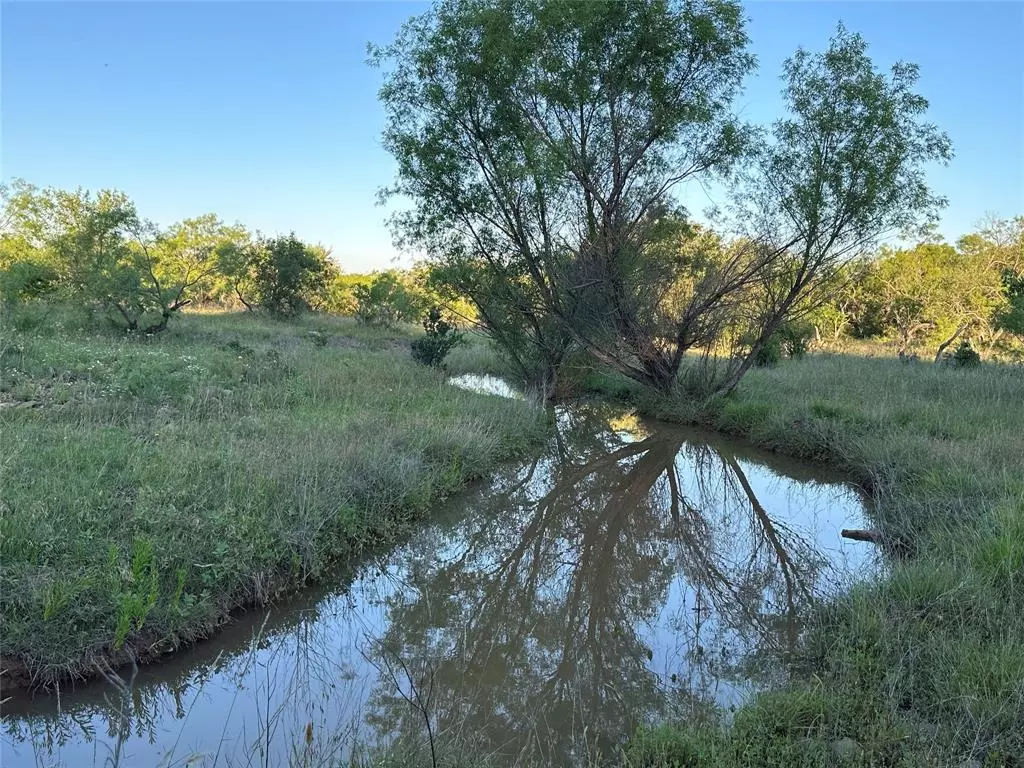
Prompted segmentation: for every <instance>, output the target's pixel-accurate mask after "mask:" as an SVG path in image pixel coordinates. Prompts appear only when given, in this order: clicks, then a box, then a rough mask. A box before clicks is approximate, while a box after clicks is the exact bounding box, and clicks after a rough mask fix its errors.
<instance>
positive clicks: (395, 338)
mask: <svg viewBox="0 0 1024 768" xmlns="http://www.w3.org/2000/svg"><path fill="white" fill-rule="evenodd" d="M410 334H411V331H408V330H404V329H399V330H397V331H381V330H375V329H367V328H363V327H360V326H356V325H355V324H353V323H351V322H347V321H344V320H327V319H323V318H307V319H305V320H302V321H299V322H291V323H280V322H276V321H273V320H267V319H260V318H255V317H251V316H246V315H220V316H218V315H206V316H198V315H193V316H185V317H182V318H180V319H179V322H177V323H176V324H175V325H174V326H172V329H171V330H169V331H168V332H167V333H166V334H164V335H161V336H159V337H157V338H154V339H152V340H137V339H127V338H125V337H124V336H121V335H116V334H113V333H110V332H106V331H104V330H102V329H101V330H98V331H97V330H96V329H95V326H93V325H92V324H91V323H90V321H89V319H88V318H82V317H80V316H76V315H69V314H67V313H61V312H59V311H55V310H53V309H52V308H50V309H48V308H37V309H35V310H30V311H27V312H19V313H16V314H11V313H7V314H6V315H5V316H4V317H3V319H2V325H0V468H2V469H0V471H2V493H0V657H2V659H3V667H4V668H5V669H6V675H5V677H4V678H2V679H3V680H4V682H8V681H10V680H11V679H14V678H21V682H31V683H34V684H46V683H49V682H52V681H54V680H56V679H59V678H61V677H66V676H69V675H72V676H73V675H85V674H89V673H90V671H91V670H92V669H94V667H95V665H96V664H97V663H105V662H106V661H113V662H115V663H116V662H117V661H121V660H125V659H127V658H129V657H134V656H137V657H141V658H143V659H144V658H145V657H150V656H154V655H156V654H159V653H162V652H164V651H167V650H170V649H173V648H174V647H175V646H177V645H178V644H180V643H182V642H187V641H189V640H191V639H194V638H196V637H199V636H203V635H205V634H207V633H208V632H210V631H211V630H212V629H213V628H214V627H215V626H216V625H217V624H218V623H220V622H222V621H223V620H224V619H225V617H226V615H227V614H228V613H229V612H230V611H231V610H232V609H235V608H237V607H240V606H244V605H247V604H254V603H263V602H266V601H268V600H270V599H272V598H273V597H274V596H275V595H277V594H279V593H280V592H282V591H286V590H292V589H295V588H296V587H298V586H300V585H301V584H303V583H305V582H307V581H309V580H312V579H320V578H325V577H327V575H328V574H329V572H330V569H331V568H332V566H333V565H334V564H336V563H337V562H338V561H339V560H341V559H343V558H348V557H353V556H356V555H358V553H359V552H360V551H362V550H363V549H365V548H367V547H373V546H378V545H383V544H386V543H387V542H390V541H393V540H394V539H395V538H396V537H398V536H400V535H401V534H402V532H403V531H404V530H406V529H407V526H408V525H409V524H410V522H411V521H413V520H415V519H416V518H418V517H420V516H422V515H424V514H426V513H427V512H428V511H429V509H430V507H431V505H432V504H433V503H434V502H436V501H437V500H438V499H440V498H442V497H444V496H445V495H447V494H449V493H451V492H453V491H454V490H456V489H457V488H459V487H460V486H461V485H462V484H464V483H465V482H466V481H467V480H468V479H470V478H473V477H477V476H480V475H483V474H485V473H487V472H488V471H489V470H491V469H492V468H493V467H494V466H495V465H496V464H497V463H498V462H500V461H502V460H504V459H506V458H510V457H512V456H514V455H517V454H520V453H522V452H524V451H525V450H528V449H529V447H530V446H531V445H532V444H533V442H534V441H535V440H537V439H539V437H540V436H541V435H542V434H543V432H544V426H543V423H542V419H541V417H540V414H539V412H538V411H537V410H536V409H534V408H532V407H530V406H529V405H528V404H526V403H524V402H519V401H511V400H504V399H499V398H493V397H485V396H480V395H476V394H473V393H470V392H466V391H462V390H458V389H455V388H453V387H451V386H449V385H447V384H446V383H445V381H444V377H443V375H442V374H440V373H437V372H434V371H431V370H428V369H425V368H423V367H421V366H417V365H416V364H414V363H413V362H412V361H411V360H410V358H409V354H408V339H409V337H410Z"/></svg>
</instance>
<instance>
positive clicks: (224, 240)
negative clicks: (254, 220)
mask: <svg viewBox="0 0 1024 768" xmlns="http://www.w3.org/2000/svg"><path fill="white" fill-rule="evenodd" d="M248 245H249V233H248V232H247V231H246V229H245V227H243V226H241V225H240V224H234V225H228V224H225V223H224V222H223V221H221V220H220V219H219V218H218V217H217V216H216V214H213V213H207V214H204V215H202V216H197V217H195V218H191V219H183V220H182V221H180V222H177V223H175V224H172V225H171V226H170V227H169V228H168V229H167V231H166V232H164V233H163V234H162V235H161V237H160V238H159V242H158V243H157V254H158V256H159V271H158V275H159V276H160V278H161V280H162V281H163V282H164V283H165V284H166V285H167V286H168V288H169V289H170V290H174V289H175V288H177V290H179V291H180V292H181V293H182V297H184V296H185V294H186V293H188V294H189V296H190V299H189V300H190V301H195V302H197V303H200V304H203V303H207V302H210V301H215V300H217V299H220V298H221V297H223V296H224V295H225V294H228V293H230V290H231V288H230V285H229V281H228V280H227V278H226V277H225V276H224V275H223V274H222V273H221V271H220V267H221V264H222V263H224V262H225V261H226V260H230V259H231V258H233V257H234V256H235V254H237V253H238V252H240V251H242V250H244V249H245V248H246V247H247V246H248Z"/></svg>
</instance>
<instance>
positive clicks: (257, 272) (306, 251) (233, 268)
mask: <svg viewBox="0 0 1024 768" xmlns="http://www.w3.org/2000/svg"><path fill="white" fill-rule="evenodd" d="M221 269H222V270H223V271H225V272H226V273H227V274H228V275H230V277H231V281H232V284H233V285H234V289H235V294H236V295H237V296H238V298H239V299H240V300H241V301H242V303H243V304H245V306H246V308H247V309H250V310H251V309H254V308H258V309H263V310H266V311H267V312H269V313H270V314H272V315H278V316H281V317H287V316H292V315H296V314H298V313H300V312H304V311H306V310H310V309H316V308H317V307H318V306H319V305H320V303H321V301H322V297H323V295H324V293H325V291H326V288H327V285H328V282H329V280H330V279H331V277H332V273H333V272H336V271H337V268H336V267H335V266H334V265H333V264H332V263H331V262H330V260H329V259H328V257H327V252H326V251H324V250H323V249H322V248H320V247H318V246H313V245H307V244H306V243H303V242H302V241H301V240H299V239H298V238H297V237H295V235H294V234H291V235H287V236H282V237H276V238H271V239H267V238H261V239H260V240H258V241H257V242H256V243H254V244H253V245H251V246H249V247H248V248H245V249H240V250H238V251H236V252H235V253H233V254H232V259H230V260H229V259H224V260H222V264H221Z"/></svg>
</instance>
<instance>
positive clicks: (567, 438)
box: [368, 408, 829, 762]
mask: <svg viewBox="0 0 1024 768" xmlns="http://www.w3.org/2000/svg"><path fill="white" fill-rule="evenodd" d="M601 416H602V414H601V413H600V409H597V408H593V409H583V408H580V409H577V410H575V411H571V412H564V413H562V414H560V416H559V419H558V421H559V424H558V436H557V438H556V440H555V450H553V451H552V452H551V453H550V454H549V455H547V456H545V457H543V458H541V459H538V460H537V461H534V462H532V463H531V464H529V465H528V466H526V467H524V468H521V469H518V470H517V471H515V472H513V473H510V474H508V475H507V476H502V477H499V478H498V479H497V480H496V481H495V482H493V483H492V484H490V486H489V487H488V488H486V489H485V490H481V491H479V492H477V493H476V494H475V495H474V497H473V499H472V500H471V501H470V502H467V503H465V505H464V506H463V508H464V509H466V510H468V511H467V513H466V515H465V517H464V518H463V521H462V523H461V524H460V525H459V526H458V527H456V528H455V529H453V530H446V529H442V528H438V529H434V530H433V531H432V535H429V536H426V535H425V536H422V537H420V538H419V539H418V540H417V541H416V543H415V545H414V546H413V547H411V548H410V549H409V550H408V551H407V552H406V557H407V563H406V566H407V569H408V579H409V582H408V588H407V589H405V590H402V591H401V592H399V593H397V594H395V595H393V596H392V597H391V598H390V601H389V605H388V611H389V617H390V622H389V625H388V628H387V629H386V631H385V632H384V633H383V635H382V636H381V637H380V638H378V639H377V640H376V642H375V645H374V646H373V647H374V652H375V653H377V654H379V655H383V656H390V657H394V658H402V659H404V660H405V662H406V664H408V665H409V667H410V669H412V668H414V669H416V670H417V672H416V673H415V674H413V675H411V678H415V677H417V676H418V677H420V678H421V679H423V680H427V679H429V681H430V683H431V692H432V697H431V698H432V709H433V711H432V712H431V715H432V717H433V718H434V721H433V722H434V723H435V724H436V725H435V730H436V731H437V733H438V734H439V736H438V739H439V740H442V741H444V740H445V739H448V740H449V741H450V742H456V743H457V748H459V749H468V750H470V751H472V752H473V753H475V754H479V753H481V752H484V753H495V752H496V753H500V754H502V755H503V757H505V758H506V759H507V758H509V757H511V756H512V755H515V754H520V755H527V754H528V755H532V756H536V757H545V758H556V756H557V762H561V761H563V760H568V759H569V757H570V755H572V754H573V751H574V750H579V749H580V747H581V745H584V744H586V745H587V746H589V747H590V748H597V749H603V750H605V751H607V750H608V749H609V748H610V746H611V744H610V743H609V741H608V740H607V739H606V738H605V737H607V736H621V735H623V734H628V733H630V732H632V730H633V729H634V728H635V727H636V726H637V725H638V724H639V723H640V722H641V721H643V720H644V719H649V718H656V717H659V716H665V715H670V714H674V715H677V716H678V715H681V714H682V715H689V716H692V715H693V714H694V713H695V712H696V711H700V710H702V709H704V708H707V707H708V706H709V705H715V704H720V705H721V704H724V705H728V704H730V703H734V702H736V701H737V700H738V699H739V698H740V696H741V695H742V689H744V688H745V687H746V686H745V684H744V681H747V680H751V679H753V678H755V677H757V678H762V679H763V678H764V673H765V672H767V673H769V674H774V672H775V671H776V670H777V669H778V668H779V666H780V664H781V663H782V662H783V661H784V657H785V655H786V653H787V651H788V650H789V649H790V648H791V647H792V646H793V644H794V642H795V641H796V638H797V633H798V631H799V626H800V622H799V617H800V616H801V615H802V614H804V613H805V612H806V608H807V606H808V604H809V602H810V601H811V600H812V596H813V595H815V594H820V593H821V591H822V589H823V588H824V587H825V586H826V585H825V584H823V583H822V582H823V579H824V578H825V576H826V569H827V567H828V563H829V561H828V559H827V558H825V557H824V556H823V554H822V553H819V552H818V551H817V550H816V545H815V543H814V542H813V541H812V540H809V539H808V538H805V537H804V536H802V535H801V534H800V533H798V532H797V531H796V530H795V529H794V527H792V526H790V525H788V524H786V523H785V522H783V521H781V520H779V519H777V518H774V517H773V516H772V515H771V514H770V513H769V511H768V510H767V509H766V508H765V506H764V505H763V504H762V503H761V502H760V501H759V499H758V497H757V495H756V494H755V491H754V488H753V486H752V484H751V481H750V480H749V479H748V476H747V472H746V471H745V470H744V468H743V462H742V460H741V458H740V457H738V456H737V455H736V452H735V450H736V447H735V446H733V445H730V444H728V443H725V442H723V441H714V440H712V441H711V442H709V441H708V439H707V436H705V435H702V436H700V438H701V439H695V437H696V436H695V435H694V433H692V432H688V431H687V430H683V429H675V428H669V427H665V426H663V425H659V427H658V428H656V429H654V430H652V431H648V430H646V429H645V428H644V426H643V425H642V424H641V423H640V422H638V421H637V420H635V419H629V418H626V419H622V418H619V419H609V418H607V416H605V418H601ZM659 635H660V637H659ZM665 635H672V636H673V639H674V643H672V644H673V645H674V649H675V651H676V653H675V654H673V655H674V656H675V657H674V658H672V657H669V658H664V659H659V660H658V662H655V659H654V653H655V650H656V648H655V646H656V645H661V646H662V648H661V650H662V651H664V650H665V649H664V645H665V643H663V642H660V641H662V640H664V639H665V638H664V636H665ZM659 664H663V669H662V670H660V671H659V670H658V666H659ZM372 705H373V706H372V708H371V710H370V714H369V715H368V719H369V721H370V722H371V723H372V725H373V726H374V728H375V729H377V730H378V731H379V732H384V733H393V734H394V733H398V734H404V735H405V736H406V737H407V738H409V739H412V740H415V739H417V738H422V736H423V731H424V727H423V722H422V713H419V712H416V711H415V710H416V708H415V707H410V705H409V703H408V701H407V697H406V696H403V695H396V691H395V687H394V686H393V685H391V686H388V685H381V686H379V687H378V689H377V690H376V691H375V693H374V696H373V698H372ZM452 748H456V747H452Z"/></svg>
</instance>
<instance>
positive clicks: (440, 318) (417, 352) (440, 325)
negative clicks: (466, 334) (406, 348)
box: [412, 306, 463, 368]
mask: <svg viewBox="0 0 1024 768" xmlns="http://www.w3.org/2000/svg"><path fill="white" fill-rule="evenodd" d="M423 330H424V335H423V336H421V337H420V338H418V339H414V340H413V342H412V359H413V360H415V361H416V362H418V363H422V364H423V365H429V366H433V367H435V368H436V367H438V366H440V365H441V363H443V362H444V359H445V357H447V355H448V353H449V352H451V351H452V349H454V348H455V347H456V346H458V345H459V344H461V343H462V342H463V337H462V334H461V333H460V332H459V330H458V329H457V328H456V327H455V326H454V325H453V324H452V323H451V322H450V320H448V319H446V318H445V317H444V314H443V313H442V311H441V308H440V307H436V306H435V307H431V308H430V309H429V310H428V311H427V315H426V317H424V318H423Z"/></svg>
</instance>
